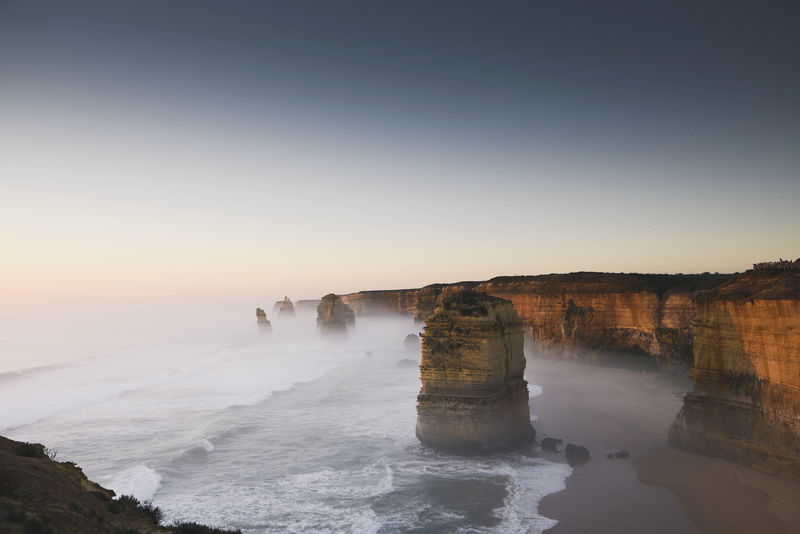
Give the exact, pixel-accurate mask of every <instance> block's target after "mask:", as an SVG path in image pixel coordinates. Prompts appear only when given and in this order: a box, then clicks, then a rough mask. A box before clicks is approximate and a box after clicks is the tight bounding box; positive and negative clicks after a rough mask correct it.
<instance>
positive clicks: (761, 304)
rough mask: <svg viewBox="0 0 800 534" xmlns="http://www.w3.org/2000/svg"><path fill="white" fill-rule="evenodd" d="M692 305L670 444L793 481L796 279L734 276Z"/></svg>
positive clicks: (798, 436)
mask: <svg viewBox="0 0 800 534" xmlns="http://www.w3.org/2000/svg"><path fill="white" fill-rule="evenodd" d="M696 306H697V312H696V318H695V336H694V355H695V360H694V367H693V368H692V378H693V380H694V389H693V391H692V392H691V393H689V394H688V395H687V396H686V397H685V399H684V405H683V408H682V410H681V412H680V413H679V414H678V418H677V420H676V422H675V424H674V425H673V427H672V429H671V431H670V441H671V443H672V444H673V445H675V446H678V447H682V448H686V449H690V450H697V451H701V452H705V453H708V454H712V455H715V456H721V457H723V458H728V459H730V460H733V461H736V462H739V463H742V464H745V465H750V466H753V467H757V468H759V469H761V470H763V471H767V472H769V473H773V474H776V475H781V476H786V477H790V478H794V479H798V480H800V274H798V273H790V272H785V273H779V274H767V275H758V274H750V275H747V276H742V277H739V278H737V279H735V280H732V281H730V282H729V283H727V284H724V285H722V286H720V287H719V288H716V289H715V290H712V291H709V292H707V293H705V294H703V295H699V296H698V297H697V299H696Z"/></svg>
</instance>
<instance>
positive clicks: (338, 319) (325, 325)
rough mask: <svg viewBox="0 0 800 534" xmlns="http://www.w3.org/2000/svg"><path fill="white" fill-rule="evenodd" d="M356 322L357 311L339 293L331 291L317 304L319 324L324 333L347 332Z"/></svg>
mask: <svg viewBox="0 0 800 534" xmlns="http://www.w3.org/2000/svg"><path fill="white" fill-rule="evenodd" d="M355 323H356V316H355V313H354V312H353V310H352V309H351V308H350V306H348V305H347V304H345V303H344V302H343V301H342V299H341V298H340V297H339V296H338V295H334V294H333V293H329V294H327V295H325V296H324V297H322V299H321V300H320V302H319V304H318V305H317V326H318V327H319V328H320V330H321V332H322V333H323V334H342V333H347V327H348V326H353V325H355Z"/></svg>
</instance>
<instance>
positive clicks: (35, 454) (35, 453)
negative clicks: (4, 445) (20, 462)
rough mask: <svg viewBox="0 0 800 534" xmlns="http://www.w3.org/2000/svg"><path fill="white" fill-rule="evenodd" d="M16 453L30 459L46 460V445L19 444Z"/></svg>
mask: <svg viewBox="0 0 800 534" xmlns="http://www.w3.org/2000/svg"><path fill="white" fill-rule="evenodd" d="M14 452H15V453H16V455H17V456H27V457H28V458H46V456H45V453H44V445H42V444H40V443H28V442H27V441H26V442H25V443H18V444H17V446H16V448H15V450H14Z"/></svg>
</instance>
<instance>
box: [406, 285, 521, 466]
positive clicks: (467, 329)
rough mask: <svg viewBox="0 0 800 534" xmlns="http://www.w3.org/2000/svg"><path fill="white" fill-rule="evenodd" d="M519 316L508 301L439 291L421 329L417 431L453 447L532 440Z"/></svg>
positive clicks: (430, 442)
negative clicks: (439, 299) (439, 297)
mask: <svg viewBox="0 0 800 534" xmlns="http://www.w3.org/2000/svg"><path fill="white" fill-rule="evenodd" d="M524 372H525V355H524V354H523V333H522V321H521V319H520V317H519V315H517V313H516V312H515V311H514V308H513V307H512V306H511V303H510V302H508V301H507V300H504V299H500V298H497V297H492V296H489V295H487V294H485V293H476V292H473V291H463V292H459V293H456V294H454V295H452V296H450V297H448V298H445V299H444V300H443V301H442V302H441V303H439V305H437V307H436V309H435V310H434V312H433V314H431V315H430V316H429V317H428V320H427V322H426V325H425V332H424V333H423V336H422V362H421V364H420V379H421V380H422V389H421V390H420V393H419V397H418V398H417V437H418V438H419V440H420V441H421V442H422V443H423V444H425V445H427V446H431V447H434V448H438V449H443V450H448V451H455V452H490V451H495V450H500V449H508V448H511V447H514V446H518V445H520V444H523V443H526V442H528V441H530V440H532V439H533V438H534V436H535V432H534V430H533V427H531V423H530V410H529V407H528V384H527V382H526V381H525V380H524V379H523V374H524Z"/></svg>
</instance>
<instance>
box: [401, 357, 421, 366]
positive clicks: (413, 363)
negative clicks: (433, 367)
mask: <svg viewBox="0 0 800 534" xmlns="http://www.w3.org/2000/svg"><path fill="white" fill-rule="evenodd" d="M397 366H398V367H419V362H418V361H417V360H411V359H409V358H403V359H402V360H400V361H399V362H397Z"/></svg>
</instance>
